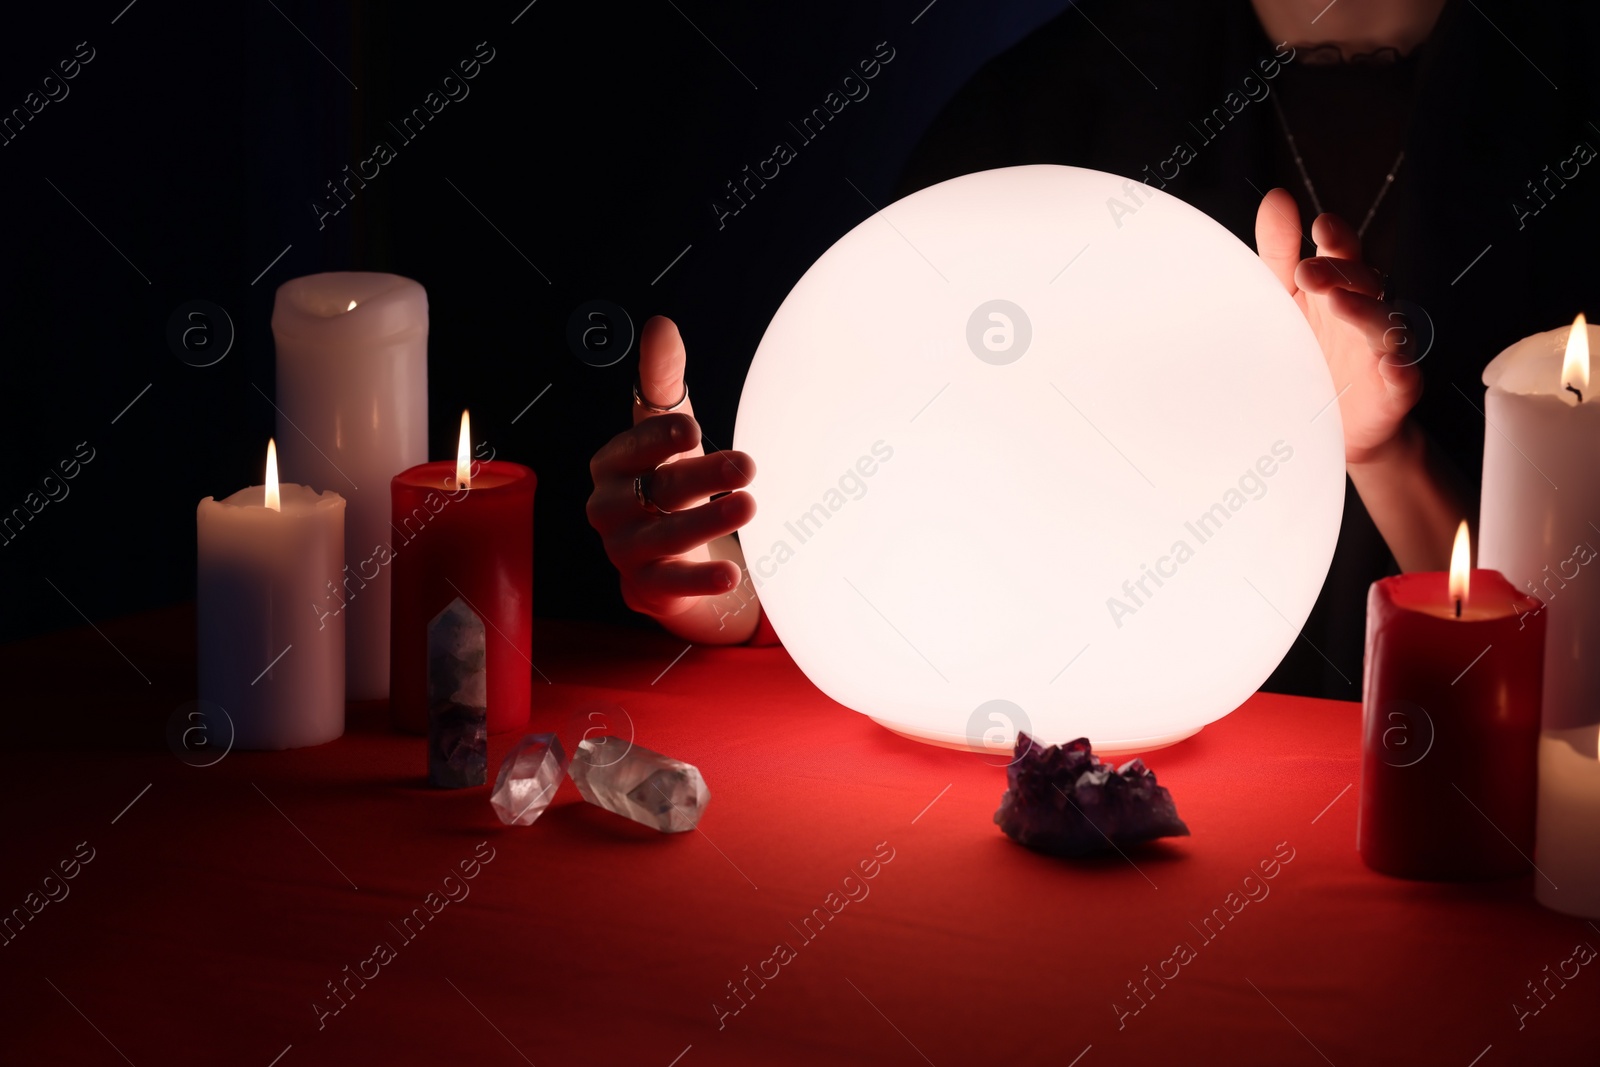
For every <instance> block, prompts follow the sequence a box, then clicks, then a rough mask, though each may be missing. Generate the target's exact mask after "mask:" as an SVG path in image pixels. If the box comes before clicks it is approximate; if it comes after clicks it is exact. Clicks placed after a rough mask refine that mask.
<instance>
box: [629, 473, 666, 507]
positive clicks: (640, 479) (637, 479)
mask: <svg viewBox="0 0 1600 1067" xmlns="http://www.w3.org/2000/svg"><path fill="white" fill-rule="evenodd" d="M654 473H655V472H654V471H650V472H648V474H654ZM648 474H636V475H634V477H633V496H634V499H635V500H637V501H639V506H640V507H641V508H643V509H644V510H645V513H646V514H648V515H671V514H672V512H670V511H668V510H667V509H666V508H663V507H661V506H660V505H659V504H657V503H656V502H655V501H654V500H651V499H650V488H649V486H648V485H646V484H645V478H646V477H647V476H648Z"/></svg>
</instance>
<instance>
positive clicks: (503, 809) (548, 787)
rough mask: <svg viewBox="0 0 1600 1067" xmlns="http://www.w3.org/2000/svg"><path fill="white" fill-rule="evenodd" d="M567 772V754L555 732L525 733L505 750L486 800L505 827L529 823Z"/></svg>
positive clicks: (547, 804)
mask: <svg viewBox="0 0 1600 1067" xmlns="http://www.w3.org/2000/svg"><path fill="white" fill-rule="evenodd" d="M566 773H567V754H566V753H565V752H564V751H563V750H562V748H561V742H560V741H558V740H556V735H555V734H529V735H528V736H527V737H524V738H523V739H522V740H521V741H518V742H517V743H516V745H515V746H513V747H512V749H511V751H510V752H507V753H506V758H505V760H504V761H503V762H501V764H500V773H499V775H498V776H497V777H496V778H495V780H494V792H493V793H492V794H490V796H489V803H490V804H492V805H493V806H494V813H495V814H496V815H498V816H499V817H500V821H501V822H503V823H505V824H506V825H507V826H531V825H533V823H534V821H535V820H536V819H538V818H539V816H541V815H543V814H544V809H545V808H548V807H549V806H550V799H551V798H552V797H554V796H555V795H556V787H557V786H559V785H560V784H561V779H562V777H563V776H564V775H565V774H566Z"/></svg>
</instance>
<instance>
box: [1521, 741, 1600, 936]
mask: <svg viewBox="0 0 1600 1067" xmlns="http://www.w3.org/2000/svg"><path fill="white" fill-rule="evenodd" d="M1534 863H1535V864H1536V865H1537V866H1538V868H1539V870H1538V873H1536V874H1535V875H1534V877H1533V887H1534V896H1535V897H1536V898H1537V899H1538V901H1539V903H1541V904H1543V905H1544V906H1545V907H1547V908H1553V909H1554V910H1556V911H1559V912H1564V913H1565V914H1567V915H1579V916H1582V917H1583V918H1586V919H1600V727H1594V726H1582V727H1574V728H1573V729H1570V730H1546V731H1545V733H1544V736H1543V737H1541V738H1540V739H1539V841H1538V845H1537V846H1536V851H1535V853H1534Z"/></svg>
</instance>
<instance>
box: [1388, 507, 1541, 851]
mask: <svg viewBox="0 0 1600 1067" xmlns="http://www.w3.org/2000/svg"><path fill="white" fill-rule="evenodd" d="M1465 531H1466V524H1465V523H1463V524H1462V532H1461V533H1460V534H1458V536H1457V540H1456V553H1455V559H1454V560H1453V561H1452V567H1451V571H1452V573H1451V574H1448V575H1447V574H1444V573H1440V572H1433V573H1425V574H1402V575H1399V576H1398V577H1394V578H1384V579H1382V580H1381V581H1378V582H1374V583H1373V585H1372V589H1371V590H1370V591H1369V592H1368V594H1367V655H1366V671H1365V676H1364V679H1363V685H1362V704H1363V707H1362V712H1363V713H1362V737H1361V812H1360V816H1359V824H1358V828H1357V838H1356V845H1357V848H1358V849H1359V850H1360V852H1361V858H1362V859H1363V860H1364V861H1365V862H1366V864H1367V866H1369V867H1371V868H1372V869H1373V870H1376V871H1381V872H1383V873H1384V874H1391V875H1396V876H1398V877H1402V878H1420V879H1431V880H1440V881H1447V880H1449V881H1453V880H1468V879H1482V878H1499V877H1506V876H1509V875H1514V874H1520V873H1522V872H1523V871H1526V870H1527V869H1528V865H1529V861H1530V859H1531V857H1532V856H1533V826H1534V807H1535V799H1536V796H1537V790H1536V780H1537V774H1538V750H1539V697H1540V687H1541V684H1542V679H1543V671H1544V615H1543V614H1542V607H1543V606H1542V605H1541V604H1540V602H1539V601H1538V600H1536V599H1534V598H1533V597H1530V596H1528V595H1527V594H1525V593H1522V592H1519V591H1518V590H1517V589H1516V588H1515V587H1514V586H1512V584H1511V583H1510V582H1508V581H1506V579H1505V578H1504V577H1503V576H1502V575H1501V574H1500V572H1499V571H1486V570H1475V571H1471V572H1470V573H1469V572H1468V570H1467V561H1468V559H1469V554H1468V551H1467V544H1466V532H1465ZM1464 578H1465V579H1467V580H1466V581H1463V579H1464ZM1458 602H1459V605H1460V606H1459V608H1458V607H1457V604H1458ZM1458 612H1459V614H1458Z"/></svg>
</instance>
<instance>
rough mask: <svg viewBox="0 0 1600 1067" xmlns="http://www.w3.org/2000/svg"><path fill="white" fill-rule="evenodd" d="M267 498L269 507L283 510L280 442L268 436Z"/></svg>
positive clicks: (274, 509)
mask: <svg viewBox="0 0 1600 1067" xmlns="http://www.w3.org/2000/svg"><path fill="white" fill-rule="evenodd" d="M265 500H266V505H267V507H269V508H271V509H272V510H273V511H282V510H283V501H282V500H281V498H280V497H279V496H278V442H276V441H274V440H273V439H272V438H270V437H269V438H267V483H266V494H265Z"/></svg>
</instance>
